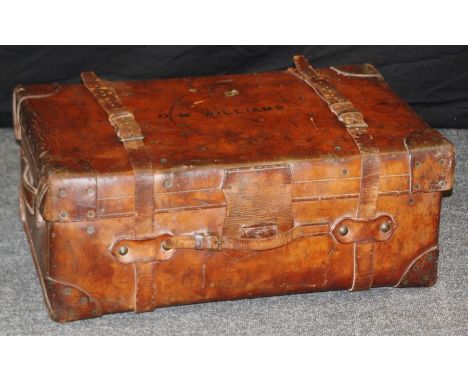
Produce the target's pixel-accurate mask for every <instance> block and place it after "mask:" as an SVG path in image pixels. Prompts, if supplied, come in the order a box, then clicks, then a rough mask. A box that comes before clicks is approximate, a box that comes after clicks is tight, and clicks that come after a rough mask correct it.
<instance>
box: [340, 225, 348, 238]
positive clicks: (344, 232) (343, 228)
mask: <svg viewBox="0 0 468 382" xmlns="http://www.w3.org/2000/svg"><path fill="white" fill-rule="evenodd" d="M338 232H339V233H340V235H341V236H346V235H347V234H348V232H349V228H348V226H346V225H342V226H341V227H340V228H338Z"/></svg>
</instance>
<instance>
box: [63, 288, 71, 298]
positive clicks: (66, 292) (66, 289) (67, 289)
mask: <svg viewBox="0 0 468 382" xmlns="http://www.w3.org/2000/svg"><path fill="white" fill-rule="evenodd" d="M63 293H64V294H65V295H66V296H70V295H71V294H72V290H71V288H65V289H64V290H63Z"/></svg>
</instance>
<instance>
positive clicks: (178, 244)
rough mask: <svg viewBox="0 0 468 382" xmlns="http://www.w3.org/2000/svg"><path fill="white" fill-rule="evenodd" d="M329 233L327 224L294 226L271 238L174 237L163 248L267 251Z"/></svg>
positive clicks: (200, 235)
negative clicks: (308, 237)
mask: <svg viewBox="0 0 468 382" xmlns="http://www.w3.org/2000/svg"><path fill="white" fill-rule="evenodd" d="M329 232H330V227H329V225H328V223H324V224H311V225H301V226H296V227H294V228H292V229H290V230H288V231H286V232H282V233H279V234H277V235H274V236H271V237H264V238H255V239H254V238H248V239H247V238H246V239H235V238H231V237H228V236H225V235H220V234H195V235H190V236H174V237H171V238H169V239H166V240H165V241H164V243H163V247H166V248H167V249H182V248H187V249H189V248H190V249H201V250H210V251H220V250H222V249H233V250H238V251H267V250H269V249H275V248H280V247H283V246H285V245H287V244H289V243H291V242H292V241H294V240H296V239H299V238H301V237H304V236H315V235H324V234H327V233H329Z"/></svg>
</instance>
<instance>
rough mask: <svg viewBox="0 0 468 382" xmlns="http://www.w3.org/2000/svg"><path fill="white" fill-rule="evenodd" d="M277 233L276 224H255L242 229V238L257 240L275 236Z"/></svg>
mask: <svg viewBox="0 0 468 382" xmlns="http://www.w3.org/2000/svg"><path fill="white" fill-rule="evenodd" d="M277 233H278V226H277V225H276V224H274V223H273V224H271V223H270V224H269V223H265V224H256V225H254V226H251V227H242V235H241V236H242V237H243V238H250V239H258V238H262V237H271V236H275V235H276V234H277Z"/></svg>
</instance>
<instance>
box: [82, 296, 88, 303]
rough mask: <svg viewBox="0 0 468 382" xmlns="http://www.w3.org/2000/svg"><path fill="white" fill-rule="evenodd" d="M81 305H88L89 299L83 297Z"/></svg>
mask: <svg viewBox="0 0 468 382" xmlns="http://www.w3.org/2000/svg"><path fill="white" fill-rule="evenodd" d="M80 303H81V305H86V304H87V303H88V297H86V296H83V297H81V298H80Z"/></svg>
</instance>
